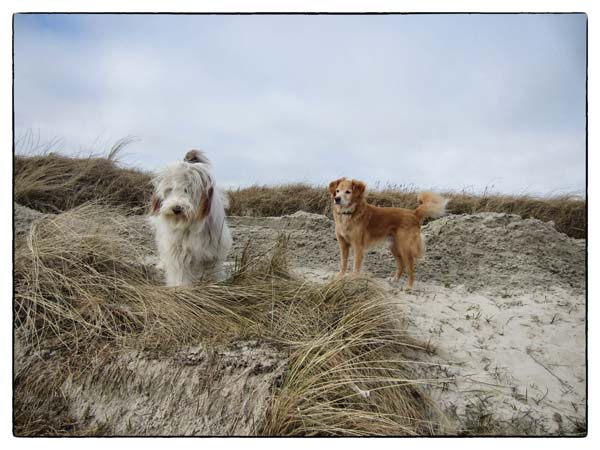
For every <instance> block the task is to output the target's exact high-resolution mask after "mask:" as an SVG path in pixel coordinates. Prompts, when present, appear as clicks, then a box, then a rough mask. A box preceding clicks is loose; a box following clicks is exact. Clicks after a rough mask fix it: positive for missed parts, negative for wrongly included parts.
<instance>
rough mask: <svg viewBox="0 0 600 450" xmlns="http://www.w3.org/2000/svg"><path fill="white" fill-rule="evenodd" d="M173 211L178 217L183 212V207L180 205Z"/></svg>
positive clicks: (174, 207)
mask: <svg viewBox="0 0 600 450" xmlns="http://www.w3.org/2000/svg"><path fill="white" fill-rule="evenodd" d="M172 209H173V214H175V215H176V216H177V215H179V214H181V211H183V210H182V209H181V206H179V205H176V206H173V208H172Z"/></svg>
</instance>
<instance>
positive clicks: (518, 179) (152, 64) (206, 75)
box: [14, 14, 587, 195]
mask: <svg viewBox="0 0 600 450" xmlns="http://www.w3.org/2000/svg"><path fill="white" fill-rule="evenodd" d="M586 21H587V17H586V16H585V15H582V14H574V15H556V14H551V15H545V14H543V15H529V14H524V15H515V14H513V15H504V14H503V15H478V14H470V15H456V14H451V15H371V16H369V15H355V16H352V15H345V16H344V15H342V16H339V15H338V16H330V15H329V16H325V15H288V16H281V15H271V16H268V15H252V16H240V15H229V16H224V15H40V14H37V15H16V16H15V19H14V96H15V97H14V105H15V106H14V117H15V147H16V150H17V152H18V153H26V152H30V153H31V152H36V151H41V150H42V149H47V148H52V149H53V150H57V151H60V152H62V153H65V154H86V153H90V152H95V153H105V152H106V151H107V150H108V149H109V148H110V147H111V146H112V145H113V144H114V143H115V142H116V141H118V140H119V139H122V138H125V137H132V139H133V141H132V142H131V143H129V144H128V145H127V146H126V147H125V149H124V151H123V154H122V156H121V161H122V163H123V164H124V165H127V166H133V167H138V168H142V169H145V170H150V171H156V170H159V169H160V168H161V167H164V166H166V165H168V164H170V163H173V162H175V161H177V160H180V159H181V158H182V157H183V155H184V154H185V152H186V151H187V150H188V149H190V148H200V149H203V150H204V151H206V153H207V154H208V156H209V158H210V159H211V161H212V164H213V172H214V174H215V177H216V179H217V181H218V183H219V184H220V185H222V186H224V187H237V186H240V187H242V186H248V185H252V184H261V185H263V184H266V185H271V184H279V183H290V182H307V183H312V184H319V185H326V184H327V183H328V182H329V181H330V180H332V179H335V178H339V177H341V176H346V177H351V178H357V179H361V180H363V181H365V182H366V183H367V184H368V185H369V186H371V187H377V186H378V187H384V186H386V185H399V186H409V187H411V188H416V189H438V190H453V191H462V190H466V191H470V192H483V191H485V190H488V191H492V192H498V193H506V194H522V193H529V194H534V195H558V194H563V193H580V194H583V193H584V192H585V186H586V165H585V164H586Z"/></svg>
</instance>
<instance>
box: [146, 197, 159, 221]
mask: <svg viewBox="0 0 600 450" xmlns="http://www.w3.org/2000/svg"><path fill="white" fill-rule="evenodd" d="M160 206H161V201H160V198H158V196H157V195H156V194H152V199H151V200H150V208H149V210H148V214H150V215H152V216H155V215H157V214H158V212H159V211H160Z"/></svg>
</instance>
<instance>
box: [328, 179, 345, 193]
mask: <svg viewBox="0 0 600 450" xmlns="http://www.w3.org/2000/svg"><path fill="white" fill-rule="evenodd" d="M344 180H345V178H338V179H337V180H334V181H332V182H331V183H329V193H330V194H331V195H335V189H336V188H337V186H338V184H340V181H344Z"/></svg>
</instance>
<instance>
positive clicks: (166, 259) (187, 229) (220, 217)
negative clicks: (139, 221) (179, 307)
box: [150, 150, 231, 286]
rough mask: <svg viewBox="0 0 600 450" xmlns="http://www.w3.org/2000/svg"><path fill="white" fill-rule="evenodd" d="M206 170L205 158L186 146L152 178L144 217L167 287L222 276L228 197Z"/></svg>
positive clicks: (228, 237)
mask: <svg viewBox="0 0 600 450" xmlns="http://www.w3.org/2000/svg"><path fill="white" fill-rule="evenodd" d="M209 168H210V166H209V161H208V159H207V158H206V156H205V155H204V154H203V153H202V152H200V151H198V150H192V151H190V152H188V154H187V155H186V157H185V160H184V161H183V162H179V163H176V164H173V165H172V166H169V167H167V168H165V169H164V170H163V171H162V172H160V173H159V174H158V176H157V177H156V178H154V179H153V180H152V183H153V184H154V188H155V189H154V194H153V196H152V203H151V206H150V215H151V222H152V224H153V226H154V231H155V237H156V245H157V247H158V253H159V255H160V259H161V262H162V266H163V268H164V270H165V276H166V283H167V286H189V285H191V284H193V283H195V282H197V281H205V280H217V281H219V280H222V279H224V278H225V271H224V269H223V262H224V261H225V258H226V257H227V254H228V253H229V249H230V248H231V233H230V231H229V227H228V226H227V223H226V222H225V208H226V207H227V206H228V200H227V197H226V195H225V193H224V192H223V191H221V190H220V189H218V188H217V187H216V186H215V181H214V179H213V177H212V175H211V174H210V172H209Z"/></svg>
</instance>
